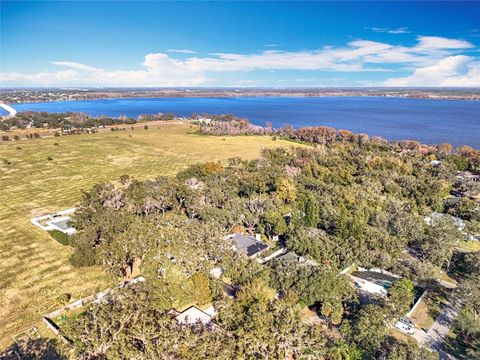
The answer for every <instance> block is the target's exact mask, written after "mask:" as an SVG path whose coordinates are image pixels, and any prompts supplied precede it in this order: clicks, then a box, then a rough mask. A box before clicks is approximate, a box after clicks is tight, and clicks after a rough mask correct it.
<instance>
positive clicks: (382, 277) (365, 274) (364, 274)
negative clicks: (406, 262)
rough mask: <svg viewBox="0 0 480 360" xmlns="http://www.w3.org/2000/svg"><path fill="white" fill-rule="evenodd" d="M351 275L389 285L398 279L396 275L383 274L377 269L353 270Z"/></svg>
mask: <svg viewBox="0 0 480 360" xmlns="http://www.w3.org/2000/svg"><path fill="white" fill-rule="evenodd" d="M352 276H355V277H357V278H360V279H364V280H367V281H370V282H373V283H375V284H378V285H382V286H383V285H385V284H388V285H391V284H393V283H394V282H395V281H397V280H398V279H399V278H398V277H395V276H392V275H388V274H384V273H381V272H377V271H369V270H366V271H354V272H353V273H352Z"/></svg>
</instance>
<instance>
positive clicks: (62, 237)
mask: <svg viewBox="0 0 480 360" xmlns="http://www.w3.org/2000/svg"><path fill="white" fill-rule="evenodd" d="M48 233H49V234H50V236H51V237H52V238H53V239H54V240H56V241H58V242H59V243H60V244H62V245H65V246H68V245H70V236H69V235H67V234H65V233H63V232H61V231H59V230H50V231H49V232H48Z"/></svg>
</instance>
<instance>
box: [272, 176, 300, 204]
mask: <svg viewBox="0 0 480 360" xmlns="http://www.w3.org/2000/svg"><path fill="white" fill-rule="evenodd" d="M275 189H276V192H277V195H278V197H279V199H280V200H282V201H283V202H285V203H293V202H294V201H295V199H296V198H297V190H296V188H295V184H294V183H293V181H292V180H291V179H286V178H278V179H277V181H276V182H275Z"/></svg>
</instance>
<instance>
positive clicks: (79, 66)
mask: <svg viewBox="0 0 480 360" xmlns="http://www.w3.org/2000/svg"><path fill="white" fill-rule="evenodd" d="M51 64H52V65H57V66H63V67H66V68H69V69H75V70H80V71H90V72H95V71H102V69H98V68H95V67H92V66H88V65H83V64H79V63H76V62H72V61H52V62H51Z"/></svg>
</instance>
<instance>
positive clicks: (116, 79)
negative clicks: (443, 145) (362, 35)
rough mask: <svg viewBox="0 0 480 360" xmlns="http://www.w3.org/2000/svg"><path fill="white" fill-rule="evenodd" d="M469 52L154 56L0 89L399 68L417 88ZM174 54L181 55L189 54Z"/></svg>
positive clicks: (356, 49) (15, 79) (366, 46)
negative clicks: (131, 64)
mask: <svg viewBox="0 0 480 360" xmlns="http://www.w3.org/2000/svg"><path fill="white" fill-rule="evenodd" d="M473 47H474V46H473V45H472V44H471V43H469V42H467V41H465V40H459V39H447V38H443V37H435V36H418V37H417V44H415V45H413V46H410V47H407V46H401V45H392V44H388V43H383V42H376V41H370V40H362V39H358V40H354V41H351V42H349V43H347V44H346V45H345V46H343V47H332V46H325V47H323V48H321V49H318V50H311V51H279V50H266V51H262V52H258V53H252V54H235V53H214V54H209V55H207V56H203V57H200V56H190V57H187V58H174V57H171V56H169V55H167V54H163V53H156V54H148V55H146V56H145V61H144V62H143V63H142V64H141V65H142V67H139V69H138V70H119V71H109V70H106V69H100V68H97V67H93V66H90V65H86V64H80V63H77V62H72V61H53V62H51V64H52V65H54V66H57V67H62V68H64V69H65V68H66V70H58V71H50V72H46V71H43V72H40V73H37V74H24V73H19V72H11V73H4V74H2V76H1V80H2V83H3V84H4V85H7V84H8V85H22V86H24V85H38V84H40V85H50V86H54V85H62V86H74V85H81V86H196V85H201V84H204V83H205V82H207V74H214V73H219V72H220V73H221V72H247V71H275V70H296V71H306V70H308V71H331V72H393V71H397V70H399V69H400V68H401V69H405V68H409V69H412V70H414V71H415V72H414V73H413V74H412V76H411V77H412V79H417V80H415V81H417V82H421V80H418V79H422V78H423V77H422V76H424V75H422V73H425V71H427V70H424V69H430V68H432V67H433V68H435V66H439V64H440V62H441V61H443V60H444V59H446V58H449V57H450V58H456V56H455V55H458V54H459V53H461V52H462V51H464V50H466V49H471V48H473ZM170 51H171V50H170ZM175 51H177V52H179V51H180V52H182V53H186V52H187V51H191V50H175ZM466 58H468V59H470V60H469V61H468V63H469V64H470V65H469V66H474V67H475V65H471V64H475V61H474V59H473V58H469V57H465V56H464V57H460V58H458V59H466ZM457 61H459V60H457ZM464 62H467V60H464ZM477 63H478V61H477ZM399 65H400V66H399ZM443 66H446V65H443ZM465 66H467V65H465ZM415 69H417V70H415ZM418 72H419V73H420V75H418ZM457 72H459V70H457ZM455 76H457V75H451V76H449V79H450V80H449V81H450V82H453V79H454V78H455ZM401 79H406V78H398V79H396V78H393V79H390V80H388V81H392V82H395V81H397V82H400V83H401V82H402V81H406V82H412V81H413V80H401ZM457 80H458V82H462V83H463V82H468V81H467V80H461V79H457ZM415 81H414V82H415ZM425 81H427V80H425ZM428 81H429V82H431V79H430V78H429V79H428ZM445 81H446V79H445ZM217 82H218V81H217ZM223 85H228V84H223ZM419 85H422V84H419ZM425 85H426V84H425ZM445 86H446V85H445Z"/></svg>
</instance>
